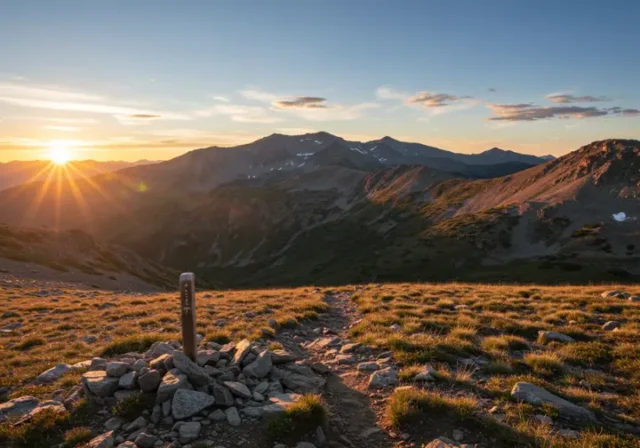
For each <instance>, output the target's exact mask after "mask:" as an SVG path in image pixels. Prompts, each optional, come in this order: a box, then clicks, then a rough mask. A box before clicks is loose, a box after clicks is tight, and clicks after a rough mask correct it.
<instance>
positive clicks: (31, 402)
mask: <svg viewBox="0 0 640 448" xmlns="http://www.w3.org/2000/svg"><path fill="white" fill-rule="evenodd" d="M39 404H40V400H38V399H37V398H35V397H32V396H30V395H25V396H23V397H19V398H14V399H13V400H9V401H7V402H6V403H0V415H3V416H5V417H22V416H23V415H25V414H28V413H29V412H31V411H33V410H34V409H35V408H37V407H38V405H39Z"/></svg>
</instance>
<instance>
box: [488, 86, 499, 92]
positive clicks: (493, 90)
mask: <svg viewBox="0 0 640 448" xmlns="http://www.w3.org/2000/svg"><path fill="white" fill-rule="evenodd" d="M487 92H497V90H496V89H494V88H493V87H489V88H488V89H487Z"/></svg>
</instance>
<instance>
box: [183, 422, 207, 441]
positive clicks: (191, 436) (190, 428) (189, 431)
mask: <svg viewBox="0 0 640 448" xmlns="http://www.w3.org/2000/svg"><path fill="white" fill-rule="evenodd" d="M201 428H202V424H201V423H200V422H187V423H183V424H182V425H180V428H179V429H178V434H179V437H180V443H189V442H192V441H194V440H196V439H197V438H198V436H199V435H200V429H201Z"/></svg>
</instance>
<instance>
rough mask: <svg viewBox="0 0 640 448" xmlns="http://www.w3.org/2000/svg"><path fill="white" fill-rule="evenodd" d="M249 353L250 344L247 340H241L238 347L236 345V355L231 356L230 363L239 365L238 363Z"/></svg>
mask: <svg viewBox="0 0 640 448" xmlns="http://www.w3.org/2000/svg"><path fill="white" fill-rule="evenodd" d="M250 351H251V342H250V341H249V340H248V339H243V340H242V341H240V342H239V343H238V345H236V354H235V355H233V359H232V361H231V363H232V364H235V365H240V363H241V362H242V361H243V360H244V358H245V356H247V355H248V354H249V352H250Z"/></svg>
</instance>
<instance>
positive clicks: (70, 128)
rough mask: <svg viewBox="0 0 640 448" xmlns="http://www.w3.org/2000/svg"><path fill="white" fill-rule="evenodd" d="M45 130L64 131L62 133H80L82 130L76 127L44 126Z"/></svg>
mask: <svg viewBox="0 0 640 448" xmlns="http://www.w3.org/2000/svg"><path fill="white" fill-rule="evenodd" d="M43 129H49V130H52V131H62V132H78V131H80V130H81V128H78V127H76V126H55V125H48V126H43Z"/></svg>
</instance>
